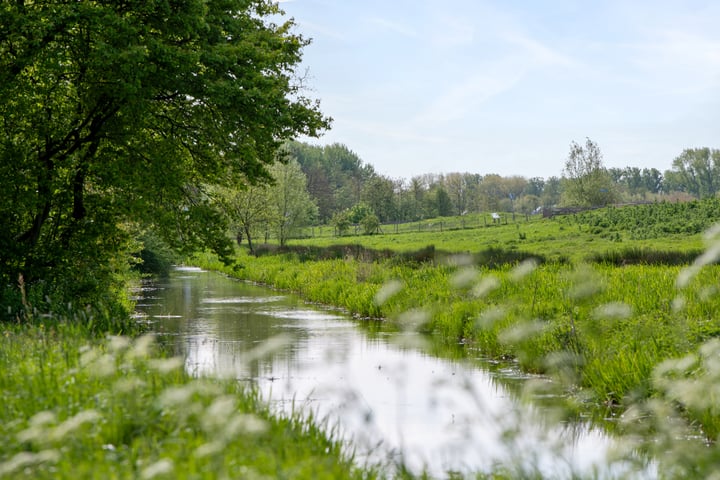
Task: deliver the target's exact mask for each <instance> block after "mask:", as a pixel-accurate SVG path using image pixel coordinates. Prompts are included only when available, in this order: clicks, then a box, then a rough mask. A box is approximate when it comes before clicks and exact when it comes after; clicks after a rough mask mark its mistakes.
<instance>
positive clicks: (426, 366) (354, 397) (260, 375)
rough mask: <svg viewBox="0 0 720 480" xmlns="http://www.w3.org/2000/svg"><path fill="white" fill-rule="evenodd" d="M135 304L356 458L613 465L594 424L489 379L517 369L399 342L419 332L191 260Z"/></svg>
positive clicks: (194, 353)
mask: <svg viewBox="0 0 720 480" xmlns="http://www.w3.org/2000/svg"><path fill="white" fill-rule="evenodd" d="M137 311H138V315H140V316H143V317H145V318H147V320H148V321H150V322H152V324H153V329H154V330H155V332H157V333H158V335H159V336H160V338H161V339H162V341H163V342H165V343H169V344H170V345H172V346H173V348H174V349H175V351H176V353H177V354H178V355H182V356H183V357H184V358H185V363H186V367H187V369H188V371H190V372H191V373H194V374H210V375H220V376H226V377H232V378H237V379H239V380H242V381H250V382H254V383H255V384H256V385H257V386H258V387H259V389H260V390H261V392H262V394H263V396H264V397H265V398H266V399H267V400H268V401H269V402H271V404H272V406H273V408H274V409H276V411H279V412H290V411H292V409H295V410H298V409H303V408H306V409H311V410H312V411H313V412H315V413H316V414H317V415H318V416H319V417H320V418H325V419H327V422H328V424H329V425H330V426H336V427H337V428H338V431H339V433H340V435H342V438H345V439H348V440H350V439H352V443H353V445H354V447H355V448H356V452H357V454H358V458H359V459H360V461H364V460H370V461H372V462H386V463H388V464H390V465H392V464H393V463H394V462H397V461H400V460H402V461H404V462H405V463H406V464H407V465H408V466H409V467H410V468H411V469H414V470H420V469H422V468H427V469H428V471H429V472H430V473H431V474H433V475H436V476H441V477H442V476H445V475H446V474H447V473H446V472H448V471H456V472H470V471H478V470H482V471H490V470H491V469H492V467H493V465H494V464H496V463H497V462H503V461H508V460H509V461H512V462H514V464H516V465H517V464H522V465H528V466H532V467H537V468H539V469H540V471H541V472H543V474H544V475H545V476H548V477H552V478H567V477H570V476H571V475H572V473H573V472H574V473H579V474H581V475H582V476H588V475H591V472H593V471H595V469H599V471H600V472H604V473H600V474H599V477H613V478H614V477H619V476H623V474H622V470H618V469H616V468H614V469H613V471H611V472H608V471H607V469H606V468H605V467H603V465H605V464H606V463H607V462H606V460H605V455H606V452H607V451H608V449H609V448H610V447H611V445H610V440H608V438H606V437H605V436H604V435H603V434H602V432H599V431H597V430H595V429H592V428H589V427H586V426H584V425H578V424H570V425H568V424H561V425H552V426H549V427H544V426H543V425H544V424H547V423H548V422H547V421H545V420H543V414H542V412H541V411H538V410H539V409H537V408H533V407H531V406H528V405H521V404H520V403H519V402H518V401H517V400H516V399H515V397H514V395H513V394H512V393H511V392H510V391H509V390H508V389H506V388H505V387H504V386H503V385H504V384H505V382H501V381H498V377H497V376H498V375H505V376H512V375H515V376H517V377H522V376H519V375H518V374H517V372H512V371H505V372H502V371H501V372H491V371H489V370H485V369H482V368H478V367H477V366H469V365H467V364H465V363H461V362H453V361H449V360H443V359H437V358H434V357H430V356H428V355H425V354H423V353H421V352H420V351H419V350H418V349H416V348H413V346H412V345H408V344H413V343H416V342H417V341H418V340H419V339H418V338H417V337H413V336H403V337H400V338H399V339H398V337H394V336H393V337H391V336H389V335H380V336H374V337H373V338H371V337H370V336H369V335H367V334H366V333H365V332H363V331H362V330H361V329H360V328H359V327H358V325H357V322H356V321H354V320H352V319H350V318H349V317H348V316H347V315H344V314H342V313H340V312H338V311H333V310H328V309H322V308H319V307H317V306H313V305H308V304H307V303H304V302H303V301H302V300H300V299H299V298H297V297H295V296H292V295H288V294H284V293H278V292H276V291H273V290H270V289H267V288H263V287H259V286H256V285H252V284H249V283H245V282H240V281H236V280H233V279H229V278H227V277H225V276H222V275H219V274H216V273H212V272H205V271H201V270H199V269H195V268H180V269H178V270H177V271H175V272H174V273H173V274H172V275H171V276H170V278H168V279H165V280H161V281H158V282H156V283H152V284H146V285H145V287H144V288H142V289H141V291H140V292H139V294H138V305H137ZM523 381H526V380H523ZM536 381H537V380H536Z"/></svg>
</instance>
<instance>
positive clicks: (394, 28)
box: [368, 17, 418, 38]
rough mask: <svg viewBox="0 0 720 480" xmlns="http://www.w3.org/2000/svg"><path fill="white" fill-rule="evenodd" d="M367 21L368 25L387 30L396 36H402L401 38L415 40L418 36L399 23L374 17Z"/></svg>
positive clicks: (412, 30)
mask: <svg viewBox="0 0 720 480" xmlns="http://www.w3.org/2000/svg"><path fill="white" fill-rule="evenodd" d="M368 21H369V22H370V23H372V24H373V25H376V26H378V27H380V28H383V29H385V30H389V31H391V32H394V33H398V34H400V35H402V36H403V37H408V38H416V37H417V36H418V34H417V32H416V31H415V30H414V29H412V28H410V27H408V26H407V25H405V24H402V23H399V22H394V21H392V20H388V19H386V18H378V17H374V18H370V19H368Z"/></svg>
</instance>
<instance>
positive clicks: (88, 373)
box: [0, 321, 380, 479]
mask: <svg viewBox="0 0 720 480" xmlns="http://www.w3.org/2000/svg"><path fill="white" fill-rule="evenodd" d="M0 333H1V336H0V369H1V370H2V372H3V375H2V376H0V389H1V390H2V392H3V408H2V409H0V425H2V426H1V427H0V478H38V479H42V478H48V479H50V478H52V479H61V478H66V479H71V478H72V479H77V478H142V479H151V478H173V479H175V478H193V479H216V478H239V477H244V478H327V479H335V478H363V479H366V478H376V477H379V476H380V475H379V472H378V471H376V470H375V469H373V468H370V467H368V468H360V467H359V466H357V465H355V464H354V463H353V458H352V456H351V455H349V454H348V453H347V449H345V448H343V446H342V444H341V442H340V441H338V440H336V439H334V438H333V433H332V431H326V430H324V429H322V428H321V427H320V426H318V425H316V424H315V423H314V419H313V418H307V417H303V418H301V417H300V416H298V415H294V416H291V417H278V416H274V415H272V414H271V413H270V412H269V410H268V407H267V405H265V404H263V403H262V402H261V401H260V399H259V398H258V396H257V394H256V393H255V392H253V391H251V390H249V389H247V388H246V387H244V386H242V385H241V384H239V383H238V382H236V381H231V380H227V381H225V380H214V379H209V378H193V377H191V376H190V375H188V374H187V373H186V372H185V371H184V368H183V366H184V364H183V361H182V359H177V358H167V357H164V356H162V355H160V354H159V352H158V351H157V349H156V348H155V346H154V341H153V338H152V337H151V336H141V337H139V338H135V339H130V338H126V337H113V336H111V337H108V338H107V339H103V340H97V339H94V337H93V336H92V335H91V334H89V333H88V331H87V330H86V329H84V328H83V327H82V326H78V325H69V324H66V323H63V322H56V321H49V322H46V323H37V324H34V325H14V324H3V325H0Z"/></svg>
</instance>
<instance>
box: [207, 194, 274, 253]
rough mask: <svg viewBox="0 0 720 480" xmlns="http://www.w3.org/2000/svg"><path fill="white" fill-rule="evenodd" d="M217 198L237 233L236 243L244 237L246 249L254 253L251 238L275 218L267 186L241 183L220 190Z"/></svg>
mask: <svg viewBox="0 0 720 480" xmlns="http://www.w3.org/2000/svg"><path fill="white" fill-rule="evenodd" d="M217 196H218V198H220V201H221V203H222V205H223V208H224V209H225V212H226V213H227V214H228V216H229V217H230V221H231V227H232V228H233V229H235V231H236V232H237V238H238V243H239V242H240V239H242V237H245V239H246V240H247V243H248V249H249V250H250V252H251V253H254V252H255V248H254V246H253V238H255V236H256V233H258V230H259V229H261V228H265V229H266V228H267V226H268V225H270V223H271V222H272V221H273V220H274V219H275V218H277V216H278V215H277V212H276V211H275V204H274V203H273V198H272V195H271V191H270V188H269V186H268V185H265V184H262V185H252V184H250V183H242V184H240V185H238V186H237V187H234V188H227V187H224V188H220V189H218V191H217Z"/></svg>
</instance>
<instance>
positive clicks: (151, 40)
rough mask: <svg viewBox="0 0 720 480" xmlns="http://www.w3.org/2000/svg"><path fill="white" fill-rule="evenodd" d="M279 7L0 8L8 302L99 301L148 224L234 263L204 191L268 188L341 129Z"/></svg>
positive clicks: (172, 0)
mask: <svg viewBox="0 0 720 480" xmlns="http://www.w3.org/2000/svg"><path fill="white" fill-rule="evenodd" d="M277 5H278V4H277V3H275V2H272V1H266V0H221V1H204V0H142V1H133V0H131V1H123V2H118V1H107V0H105V1H94V2H84V1H80V2H70V1H68V2H57V1H34V2H30V1H22V0H19V1H14V2H2V4H0V119H1V120H0V122H1V123H0V128H1V129H2V131H1V132H0V133H1V135H0V182H2V188H0V218H2V219H3V222H4V225H3V229H2V231H0V253H1V254H0V281H1V282H2V285H3V286H5V285H8V284H10V283H11V282H15V281H16V279H17V278H18V275H19V274H22V275H23V276H24V279H25V282H26V283H27V284H31V285H36V284H37V285H40V284H45V285H52V286H54V287H53V288H54V290H53V288H51V289H49V290H52V291H53V292H54V293H55V294H56V295H58V296H61V297H73V298H76V299H79V300H82V299H83V298H89V297H88V295H86V294H87V293H88V292H91V291H93V290H95V291H97V289H98V288H102V285H98V279H99V278H101V277H102V276H103V275H101V274H103V272H104V273H105V274H107V275H108V276H109V275H111V273H112V272H110V273H108V272H109V271H110V270H112V269H113V268H115V266H117V264H118V262H117V260H118V258H117V252H118V251H119V249H121V247H122V244H123V241H122V239H123V238H125V237H126V236H127V233H128V231H129V230H130V229H132V226H133V225H134V224H142V225H143V226H148V225H150V226H152V227H153V228H154V229H156V230H158V231H159V232H161V234H162V235H163V236H164V237H165V239H166V240H168V241H170V242H174V243H175V244H177V245H182V246H185V247H187V248H194V247H196V246H199V245H205V246H207V245H210V246H212V247H214V248H215V249H216V250H218V251H221V252H222V251H224V249H225V248H226V247H227V244H226V243H225V238H224V237H225V236H224V235H223V230H224V228H225V225H224V221H223V219H222V217H221V216H220V214H219V212H218V210H217V209H216V208H214V206H213V204H212V202H211V200H210V198H209V197H208V196H207V195H206V194H205V192H204V187H203V186H204V185H208V184H232V183H233V182H236V181H238V179H241V178H244V179H248V180H249V181H250V182H255V181H262V180H263V179H264V178H268V177H269V176H268V171H267V169H266V165H268V164H270V163H271V162H273V161H274V160H275V157H276V151H277V149H278V147H279V146H280V145H281V144H282V143H283V142H285V141H286V140H287V139H289V138H292V137H293V136H295V135H297V134H305V135H316V134H317V133H318V132H319V131H320V130H322V129H323V128H326V127H327V124H328V121H327V119H326V118H324V117H323V116H322V115H321V113H320V112H319V109H318V104H317V102H315V101H312V100H310V99H308V98H306V97H305V96H303V92H302V90H301V87H302V81H301V80H302V79H300V78H298V77H297V76H296V74H295V68H296V67H297V65H298V63H299V62H300V60H301V53H302V49H303V47H304V46H306V45H307V43H308V42H307V40H306V39H304V38H303V37H301V36H300V35H297V34H295V33H293V23H292V21H287V22H283V23H280V24H276V23H274V22H275V21H277V20H278V19H279V18H281V17H280V14H281V13H282V12H281V11H280V10H279V8H278V6H277ZM70 278H72V279H73V281H62V280H63V279H64V280H68V279H70ZM61 284H62V285H64V287H62V288H60V287H59V285H61ZM45 290H48V289H45ZM0 300H3V299H2V298H0ZM3 301H4V302H6V301H7V299H5V300H3Z"/></svg>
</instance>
